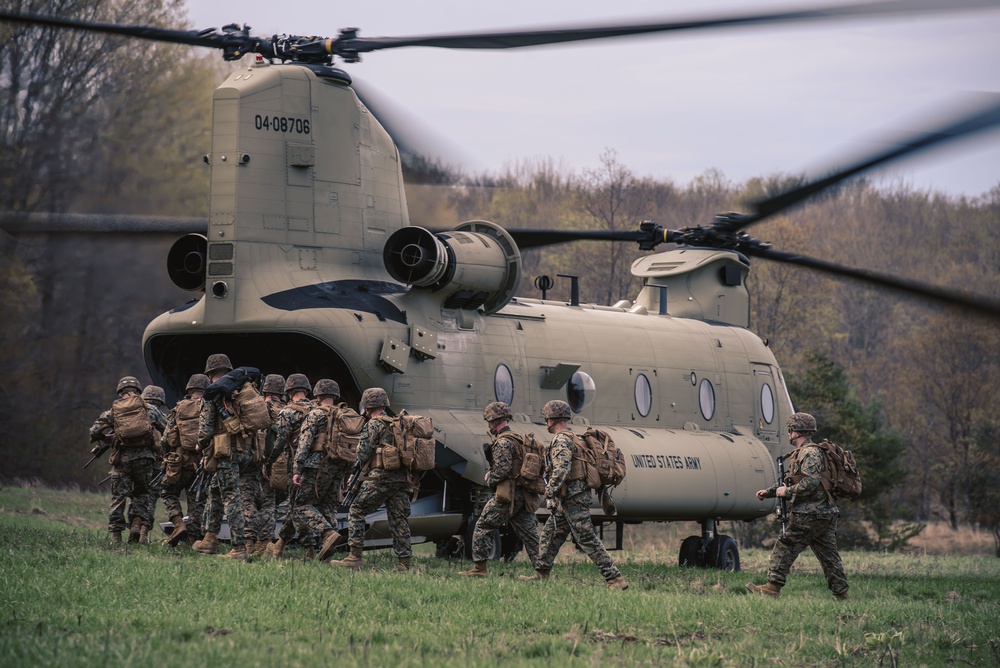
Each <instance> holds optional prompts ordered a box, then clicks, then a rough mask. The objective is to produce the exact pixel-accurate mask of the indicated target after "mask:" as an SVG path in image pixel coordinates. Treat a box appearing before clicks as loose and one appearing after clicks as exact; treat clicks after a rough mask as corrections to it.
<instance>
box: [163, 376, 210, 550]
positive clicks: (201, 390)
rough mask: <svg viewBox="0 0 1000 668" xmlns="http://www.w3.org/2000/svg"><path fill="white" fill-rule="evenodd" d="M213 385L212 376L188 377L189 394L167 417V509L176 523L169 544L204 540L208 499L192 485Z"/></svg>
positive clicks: (165, 492) (165, 478) (187, 392)
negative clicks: (206, 399) (203, 418)
mask: <svg viewBox="0 0 1000 668" xmlns="http://www.w3.org/2000/svg"><path fill="white" fill-rule="evenodd" d="M208 385H209V380H208V376H206V375H205V374H203V373H196V374H194V375H193V376H191V378H189V379H188V382H187V387H185V388H184V390H185V392H186V394H185V396H184V398H183V399H181V400H180V401H178V402H177V405H176V406H174V409H173V410H172V411H170V417H168V418H167V428H166V429H165V430H164V432H163V438H162V439H161V440H160V443H161V444H162V446H163V452H164V455H163V462H164V464H163V490H162V492H161V493H160V496H161V498H162V499H163V509H164V510H165V511H166V513H167V517H168V518H170V521H171V522H172V523H173V526H174V528H173V531H172V532H171V533H170V537H169V538H168V539H167V544H168V545H170V546H171V547H174V546H176V545H177V544H178V543H179V542H181V541H182V540H184V541H186V542H187V543H188V545H192V544H194V542H195V541H196V540H201V538H202V529H201V520H202V515H203V514H204V512H205V499H198V498H197V495H196V494H195V493H194V492H192V491H191V490H190V489H189V487H190V486H191V484H192V483H193V482H194V479H195V477H196V475H197V470H198V463H199V461H200V460H201V451H200V449H199V447H198V424H199V421H200V419H201V407H202V404H204V403H205V402H204V399H202V395H204V394H205V388H207V387H208ZM181 493H183V494H184V495H185V500H186V501H187V509H188V521H187V522H185V521H184V513H183V512H181Z"/></svg>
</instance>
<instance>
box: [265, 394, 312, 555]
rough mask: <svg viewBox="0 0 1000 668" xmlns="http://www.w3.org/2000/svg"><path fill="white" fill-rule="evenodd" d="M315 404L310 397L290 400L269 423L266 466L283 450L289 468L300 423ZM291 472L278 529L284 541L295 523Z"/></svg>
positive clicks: (294, 490) (287, 539) (293, 455)
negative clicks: (270, 434)
mask: <svg viewBox="0 0 1000 668" xmlns="http://www.w3.org/2000/svg"><path fill="white" fill-rule="evenodd" d="M315 407H316V405H315V404H314V403H313V402H312V400H310V399H305V398H303V399H298V400H297V401H290V402H289V403H288V404H286V405H285V407H284V408H282V409H281V411H280V412H279V413H278V418H277V419H276V420H275V421H274V423H273V424H272V425H271V428H272V429H273V430H274V452H272V453H271V459H270V460H269V461H268V467H269V468H270V466H271V465H273V464H274V462H275V461H277V459H278V457H280V456H281V454H282V453H283V452H284V453H285V455H286V456H287V458H288V462H289V468H291V463H292V462H293V461H294V457H295V453H294V452H293V449H294V448H295V446H296V444H297V442H298V437H299V431H300V430H301V429H302V423H303V422H305V419H306V416H307V415H309V413H310V412H311V411H312V409H313V408H315ZM291 476H292V473H291V471H289V474H288V477H289V481H288V514H287V515H286V516H285V519H284V521H283V522H282V524H281V529H280V530H279V531H278V536H279V538H281V539H282V540H284V541H285V542H288V541H290V540H291V539H292V537H293V536H294V535H295V523H294V520H293V516H294V514H295V513H294V512H292V509H293V508H294V507H295V499H296V497H297V496H298V490H297V489H296V488H295V486H294V485H292V483H291Z"/></svg>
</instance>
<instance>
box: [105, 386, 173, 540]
mask: <svg viewBox="0 0 1000 668" xmlns="http://www.w3.org/2000/svg"><path fill="white" fill-rule="evenodd" d="M140 392H142V386H141V385H140V384H139V381H138V380H137V379H136V378H135V376H125V377H124V378H122V379H121V380H119V381H118V388H117V393H118V399H117V400H116V401H115V402H114V403H113V404H112V407H111V408H109V409H108V410H106V411H104V412H103V413H101V414H100V415H99V416H98V418H97V420H95V421H94V424H93V425H92V426H91V427H90V438H91V440H92V441H94V440H101V439H104V438H111V439H112V441H111V455H110V457H109V458H108V463H109V464H111V506H110V508H109V511H108V531H110V532H111V542H112V543H114V544H120V543H121V542H122V532H123V531H124V530H125V529H126V528H128V529H129V539H128V540H129V542H130V543H138V542H140V541H141V540H144V541H145V542H149V539H148V533H149V527H151V526H152V524H153V518H152V514H151V512H150V505H149V490H150V482H151V481H152V480H153V478H154V477H155V476H156V472H157V468H156V453H155V451H154V447H159V443H158V441H159V439H160V434H161V433H162V430H163V429H164V428H165V427H166V424H165V423H164V422H163V421H162V418H163V416H162V415H161V414H160V412H159V411H157V410H155V409H154V408H153V407H152V406H148V405H147V404H146V403H145V402H144V401H143V400H142V397H141V396H140ZM129 502H130V503H129ZM126 503H128V504H129V506H128V524H126V523H125V506H126Z"/></svg>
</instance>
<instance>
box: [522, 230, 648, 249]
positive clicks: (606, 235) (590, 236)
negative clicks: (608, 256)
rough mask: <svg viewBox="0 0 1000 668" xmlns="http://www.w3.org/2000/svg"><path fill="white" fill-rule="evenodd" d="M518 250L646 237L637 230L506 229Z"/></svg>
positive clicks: (635, 239) (634, 239)
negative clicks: (580, 242) (570, 243)
mask: <svg viewBox="0 0 1000 668" xmlns="http://www.w3.org/2000/svg"><path fill="white" fill-rule="evenodd" d="M506 229H507V232H508V233H509V234H510V236H511V237H512V238H513V239H514V243H516V244H517V247H518V248H520V249H522V250H523V249H525V248H539V247H541V246H551V245H553V244H565V243H569V242H571V241H640V240H642V239H645V238H646V236H648V235H646V234H645V233H643V232H640V231H638V230H542V229H523V228H510V227H508V228H506Z"/></svg>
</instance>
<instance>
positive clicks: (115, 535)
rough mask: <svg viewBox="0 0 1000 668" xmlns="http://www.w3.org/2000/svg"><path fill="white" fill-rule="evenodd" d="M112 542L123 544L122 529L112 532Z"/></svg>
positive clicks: (113, 543)
mask: <svg viewBox="0 0 1000 668" xmlns="http://www.w3.org/2000/svg"><path fill="white" fill-rule="evenodd" d="M111 544H112V545H121V544H122V532H121V531H112V532H111Z"/></svg>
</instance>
